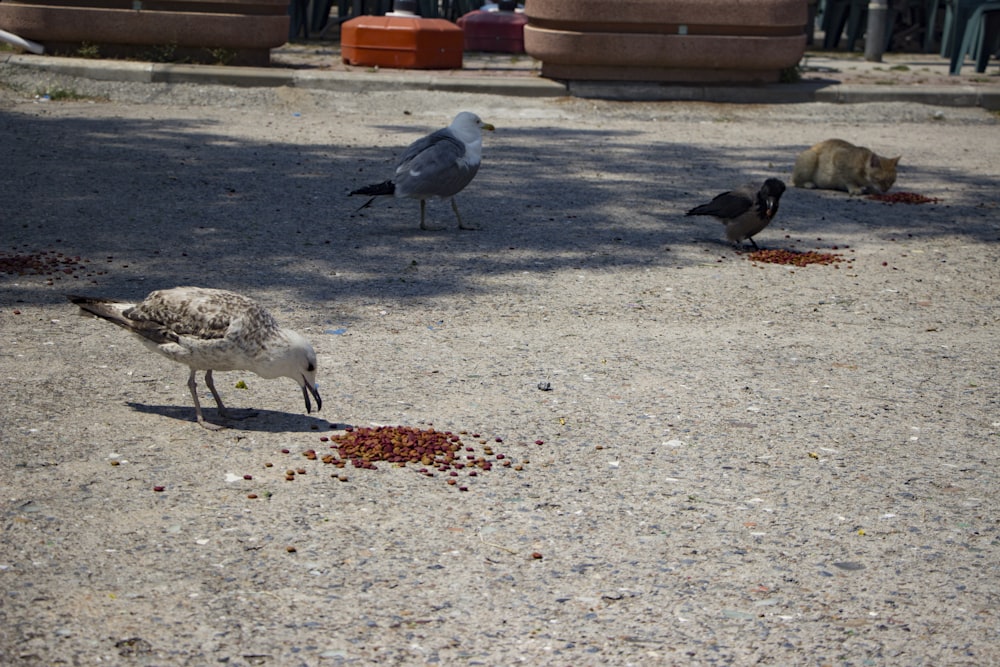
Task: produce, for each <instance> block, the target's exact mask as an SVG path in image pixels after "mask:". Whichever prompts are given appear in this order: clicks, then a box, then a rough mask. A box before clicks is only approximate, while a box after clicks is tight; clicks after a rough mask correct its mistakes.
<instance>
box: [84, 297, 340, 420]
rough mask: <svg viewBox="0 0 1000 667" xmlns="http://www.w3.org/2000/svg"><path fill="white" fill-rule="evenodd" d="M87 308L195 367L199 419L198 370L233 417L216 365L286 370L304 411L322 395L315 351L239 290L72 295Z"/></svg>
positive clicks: (268, 375) (279, 373) (191, 379)
mask: <svg viewBox="0 0 1000 667" xmlns="http://www.w3.org/2000/svg"><path fill="white" fill-rule="evenodd" d="M67 296H68V298H69V300H70V301H71V302H73V303H75V304H76V305H78V306H79V307H80V308H81V309H83V310H84V311H86V312H88V313H91V314H93V315H96V316H98V317H100V318H103V319H105V320H108V321H109V322H111V323H112V324H117V325H118V326H120V327H122V328H123V329H127V330H128V331H131V332H132V333H134V334H136V335H137V336H138V337H139V339H140V340H141V341H142V342H143V343H144V344H145V345H146V347H148V348H149V349H151V350H153V351H154V352H158V353H159V354H162V355H163V356H165V357H166V358H167V359H170V360H171V361H176V362H177V363H180V364H186V365H187V366H188V367H189V368H190V369H191V374H190V376H188V383H187V384H188V389H190V390H191V398H193V399H194V412H195V416H196V417H197V420H198V423H199V424H201V425H202V426H204V427H205V428H207V429H211V430H216V429H219V428H222V427H221V426H218V425H216V424H212V423H210V422H207V421H205V417H204V416H203V415H202V413H201V403H200V402H199V401H198V391H197V382H196V381H195V372H196V371H205V384H206V385H208V389H209V390H210V391H211V392H212V396H214V397H215V402H216V403H217V404H218V406H219V414H220V415H221V416H222V417H224V418H233V417H234V416H233V415H231V414H229V413H227V411H226V406H225V405H223V403H222V398H220V397H219V392H218V391H216V389H215V383H214V382H213V380H212V371H235V370H242V371H252V372H253V373H256V374H257V375H259V376H261V377H262V378H265V379H268V380H270V379H273V378H279V377H287V378H291V379H293V380H295V382H297V383H298V384H299V386H300V387H301V388H302V396H303V398H304V399H305V402H306V412H312V403H311V401H310V400H309V395H310V394H312V396H313V398H315V399H316V409H317V410H319V409H320V408H322V407H323V401H322V399H321V398H320V395H319V389H318V387H317V386H316V352H315V351H313V347H312V345H310V344H309V341H307V340H306V339H305V338H304V337H302V336H301V335H299V334H298V333H296V332H294V331H291V330H290V329H283V328H282V327H281V326H279V325H278V322H277V321H276V320H275V319H274V317H272V316H271V314H270V313H269V312H267V310H265V309H264V307H263V306H261V305H260V304H259V303H257V302H256V301H254V300H253V299H250V298H248V297H245V296H243V295H241V294H236V293H235V292H227V291H225V290H218V289H206V288H202V287H175V288H173V289H167V290H158V291H155V292H151V293H150V294H149V295H148V296H147V297H146V298H145V299H143V300H142V301H141V302H139V303H128V302H124V301H115V300H112V299H104V298H99V297H87V296H75V295H67Z"/></svg>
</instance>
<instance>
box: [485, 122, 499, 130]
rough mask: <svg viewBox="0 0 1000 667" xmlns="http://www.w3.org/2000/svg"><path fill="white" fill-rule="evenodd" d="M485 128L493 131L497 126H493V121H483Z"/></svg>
mask: <svg viewBox="0 0 1000 667" xmlns="http://www.w3.org/2000/svg"><path fill="white" fill-rule="evenodd" d="M483 129H484V130H489V131H490V132H492V131H493V130H495V129H496V128H495V127H493V124H492V123H483Z"/></svg>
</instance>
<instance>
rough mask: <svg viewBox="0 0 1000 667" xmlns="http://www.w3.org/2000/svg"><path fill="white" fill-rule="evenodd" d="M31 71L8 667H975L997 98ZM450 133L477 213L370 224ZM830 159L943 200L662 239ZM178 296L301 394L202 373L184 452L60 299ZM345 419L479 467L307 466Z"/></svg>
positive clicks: (22, 98)
mask: <svg viewBox="0 0 1000 667" xmlns="http://www.w3.org/2000/svg"><path fill="white" fill-rule="evenodd" d="M27 59H28V57H27V56H17V57H15V58H10V59H8V61H7V62H6V63H5V64H3V65H0V77H2V78H0V80H2V82H3V86H2V87H0V146H3V147H4V151H5V160H6V161H5V166H4V167H3V170H2V172H0V174H2V175H0V183H2V188H3V190H2V192H3V203H4V207H3V213H2V215H0V240H2V242H3V244H2V248H0V266H2V267H3V269H4V271H5V273H3V274H2V275H0V286H2V289H0V340H2V341H3V343H2V344H0V378H3V382H2V383H0V406H2V407H0V415H2V419H0V442H2V445H0V489H2V491H3V492H2V494H0V520H2V522H3V530H4V539H3V540H2V541H0V663H2V664H4V665H77V664H79V665H91V664H113V665H150V666H152V665H158V666H160V665H206V664H227V665H274V666H279V665H280V666H282V667H284V666H286V665H308V666H310V667H313V666H324V665H365V664H373V665H374V664H399V665H414V664H415V665H420V664H429V665H440V664H444V665H511V664H529V665H574V666H575V665H594V666H598V665H749V664H762V665H926V666H928V667H930V666H934V667H938V666H941V665H968V666H972V665H976V666H980V665H992V664H1000V649H998V647H1000V631H998V627H1000V625H998V623H997V617H998V615H1000V597H998V592H997V585H996V582H997V581H998V576H1000V557H998V547H1000V535H998V531H1000V521H998V517H1000V494H998V489H997V471H996V449H997V444H998V436H1000V391H998V386H997V382H996V378H997V375H998V372H1000V352H998V347H997V345H996V339H997V325H998V312H1000V311H998V306H1000V289H998V279H1000V271H998V260H997V253H996V247H997V243H998V241H1000V224H998V218H997V211H998V210H1000V199H998V195H997V193H998V192H1000V188H998V185H1000V168H998V165H997V160H996V155H998V154H1000V132H998V119H997V117H996V115H995V114H993V113H990V112H988V111H986V110H984V109H983V108H981V107H979V106H976V105H972V104H970V105H967V106H930V105H927V104H923V103H920V102H919V101H917V100H915V99H911V100H908V101H893V102H882V101H869V102H863V103H857V104H841V103H828V102H807V103H800V104H746V103H733V104H712V103H703V102H652V101H643V102H620V101H609V100H600V99H578V98H572V97H568V96H565V95H564V94H559V95H543V96H537V95H535V96H532V95H527V94H517V95H513V94H509V89H506V88H503V89H497V88H493V89H490V88H478V89H475V90H474V91H470V90H465V91H456V90H441V89H428V85H427V84H426V79H421V78H420V77H426V76H428V75H427V74H425V73H411V74H410V73H393V74H392V76H393V77H395V80H400V81H408V82H409V83H406V84H400V85H398V86H397V85H391V86H384V87H380V86H376V85H375V83H372V82H373V81H374V82H376V83H377V82H379V77H384V76H386V74H387V73H385V72H347V73H344V74H341V75H340V76H341V78H337V77H335V76H334V74H335V73H334V72H330V73H325V72H323V71H316V72H310V75H311V76H312V77H313V78H312V79H311V80H313V81H322V82H324V83H322V85H320V84H314V85H298V81H299V80H298V79H296V80H295V81H296V83H295V85H270V83H273V80H272V79H260V80H259V81H261V83H260V84H259V85H256V86H253V85H250V86H248V85H246V83H247V82H248V81H249V78H244V79H242V80H241V85H236V84H235V83H234V81H233V80H221V79H218V78H213V77H218V76H220V75H219V74H218V73H217V72H216V70H214V69H191V70H188V69H181V70H178V69H174V70H169V69H166V70H158V71H160V72H161V73H162V72H168V73H169V72H170V71H173V72H174V73H175V74H176V73H177V72H179V71H180V72H183V73H184V76H185V77H192V78H191V79H190V80H186V81H179V82H169V81H151V80H149V78H148V76H151V75H152V74H151V73H152V72H153V70H152V69H151V68H146V69H145V70H142V72H145V74H142V75H141V76H139V75H136V78H134V79H129V78H128V76H129V74H128V72H132V74H135V73H136V72H138V71H139V69H138V68H135V69H133V70H129V69H128V68H126V67H121V66H120V65H119V64H117V63H109V64H106V65H104V64H103V63H84V64H83V65H81V67H85V68H86V69H85V70H80V69H77V70H72V69H67V68H71V67H73V66H76V64H75V63H66V62H63V63H61V64H58V63H57V65H58V67H56V66H53V67H51V68H45V67H38V66H36V64H37V63H39V62H43V61H44V59H32V60H31V61H30V64H27V65H26V64H25V62H28V60H27ZM854 62H855V61H853V60H850V61H845V63H844V64H842V65H837V66H836V68H835V69H836V70H837V71H839V72H850V71H852V70H851V69H850V67H852V66H853V64H854ZM102 65H104V66H105V69H104V70H103V74H101V73H100V72H101V71H102V70H101V69H100V67H101V66H102ZM60 68H61V69H60ZM307 71H308V70H307ZM872 71H875V72H879V74H878V75H879V76H881V72H880V71H879V70H874V69H873V70H872ZM123 72H124V73H125V74H123ZM95 73H97V74H95ZM79 74H88V75H87V76H79ZM826 74H827V75H830V73H829V72H827V73H826ZM904 75H907V74H906V71H904V70H900V69H896V70H892V69H887V70H886V76H890V77H896V76H900V77H901V76H904ZM348 76H349V77H354V80H355V81H356V82H360V83H357V85H356V87H351V86H350V85H349V83H345V81H348V82H349V79H348V78H347V77H348ZM435 76H438V75H435ZM441 76H444V75H441ZM965 76H966V75H963V81H965V83H963V85H973V86H983V87H985V86H992V85H993V80H994V79H993V78H989V77H987V78H989V80H988V81H987V82H985V83H982V84H980V83H978V82H973V81H972V80H971V79H965ZM991 76H992V75H991ZM143 77H146V78H143ZM247 77H249V74H248V75H247ZM518 77H519V78H523V79H530V78H531V77H530V76H528V75H518ZM518 77H513V76H512V77H510V78H518ZM474 78H476V79H486V78H494V79H497V78H503V77H496V76H492V77H485V76H483V77H474ZM302 80H303V81H304V80H305V79H302ZM269 82H270V83H269ZM542 83H543V84H545V85H548V84H547V83H546V82H542ZM476 85H478V83H477V84H476ZM483 85H485V84H483ZM841 85H853V84H849V83H848V82H846V81H845V82H844V83H843V84H841ZM864 85H865V86H867V87H868V88H873V89H877V88H878V87H884V86H881V85H880V84H878V83H872V84H870V85H869V84H864ZM942 85H945V84H942ZM338 86H341V87H340V88H338ZM365 86H368V88H365ZM980 89H981V88H980ZM498 90H499V91H502V94H497V93H498ZM519 90H526V89H519ZM462 109H469V110H473V111H476V112H478V113H480V114H481V115H482V116H483V117H484V118H485V119H487V120H488V121H490V122H492V123H493V124H494V125H496V127H497V129H496V131H495V132H493V133H489V134H488V136H486V138H485V148H484V163H483V167H482V169H481V170H480V173H479V174H478V175H477V177H476V179H475V180H474V181H473V183H472V184H471V185H470V186H469V187H468V188H467V189H466V190H465V191H463V192H462V193H461V194H460V195H459V197H458V202H459V206H460V207H461V210H462V213H463V215H464V216H465V218H466V219H467V220H468V221H470V222H473V223H476V224H478V225H479V226H480V228H481V229H480V230H478V231H459V230H457V229H455V226H454V221H453V217H452V213H451V210H450V208H449V207H448V206H447V205H446V204H443V203H438V202H432V204H431V205H430V207H429V216H430V219H431V221H432V222H433V223H435V224H444V225H446V226H447V227H448V228H447V229H445V230H443V231H437V232H422V231H420V230H419V229H418V228H417V215H418V206H417V204H416V203H415V202H412V201H382V202H379V203H377V204H375V205H374V206H373V207H372V208H370V209H365V210H363V211H359V210H358V208H359V206H360V204H361V203H362V202H359V201H357V198H356V197H355V198H352V197H349V196H348V193H349V192H350V191H351V190H352V189H354V188H357V187H359V186H362V185H365V184H367V183H371V182H377V181H381V180H384V179H385V178H388V177H389V176H390V175H391V173H392V169H393V166H394V162H395V158H396V156H398V155H399V153H400V151H401V150H402V148H403V147H405V146H406V145H407V144H408V143H409V142H410V141H412V140H414V139H416V138H417V137H419V136H421V135H423V134H424V133H426V132H429V131H431V130H433V129H436V128H437V127H440V126H442V125H443V124H445V123H447V122H448V120H449V119H450V118H451V117H452V116H453V115H454V114H455V113H456V112H458V111H459V110H462ZM831 136H837V137H841V138H844V139H848V140H851V141H853V142H855V143H858V144H862V145H866V146H870V147H871V148H873V149H875V150H876V151H878V152H879V153H881V154H883V155H887V156H896V155H901V156H902V159H901V161H900V171H899V178H898V180H897V182H896V184H895V187H894V191H896V192H915V193H919V194H922V195H925V196H927V197H930V198H931V199H933V200H934V201H931V202H929V203H926V204H922V205H907V204H888V203H884V202H880V201H874V200H871V199H868V198H864V197H849V196H848V195H846V194H845V193H840V192H831V191H807V190H799V189H795V188H790V189H789V190H788V192H786V194H785V196H784V197H783V199H782V201H781V209H780V211H779V213H778V216H777V218H776V219H775V221H774V222H773V223H772V224H771V225H770V226H769V227H768V228H767V229H765V230H764V231H763V232H761V233H760V234H759V235H758V236H757V241H758V243H760V244H761V245H762V246H764V247H765V248H768V249H776V250H797V251H805V250H814V251H818V252H823V253H828V254H832V255H835V256H836V259H837V260H838V261H836V262H833V263H830V264H823V265H811V266H805V267H796V266H789V265H779V264H768V263H764V262H760V261H755V260H754V259H753V256H751V255H749V254H748V252H747V251H746V250H745V249H737V248H733V247H731V246H730V245H729V244H727V243H726V242H725V241H724V239H723V236H722V228H721V225H719V224H718V223H717V222H715V221H713V220H710V219H709V220H703V219H700V218H699V219H692V218H688V217H685V215H684V212H685V211H687V210H688V209H689V208H691V207H692V206H694V205H696V204H699V203H702V202H704V201H706V200H708V199H709V198H711V197H712V196H713V195H715V194H716V193H718V192H721V191H723V190H726V189H729V188H731V187H733V186H735V185H738V184H741V183H743V182H744V181H746V180H751V179H753V180H760V179H762V178H764V177H769V176H773V177H778V178H782V179H784V180H786V181H787V180H788V179H789V172H790V170H791V165H792V163H793V161H794V159H795V156H796V154H797V153H798V152H799V151H801V150H803V149H805V148H806V147H807V146H809V145H811V144H812V143H814V142H816V141H819V140H822V139H825V138H828V137H831ZM180 284H201V285H209V286H215V287H221V288H226V289H232V290H236V291H239V292H242V293H245V294H248V295H251V296H254V297H256V298H258V299H259V300H261V301H262V302H263V303H264V304H265V305H266V306H267V307H268V308H270V309H271V311H272V312H273V313H274V314H275V316H276V317H277V318H278V319H279V320H280V321H281V322H282V323H283V324H285V325H286V326H288V327H290V328H293V329H295V330H297V331H299V332H301V333H303V334H304V335H305V336H307V337H308V338H309V339H310V340H311V341H312V342H313V345H314V346H315V347H316V350H317V353H318V356H319V382H320V389H321V391H322V394H323V398H324V405H323V409H322V411H320V412H319V413H315V412H314V413H313V414H311V415H306V414H304V413H303V406H302V399H301V395H300V393H299V390H298V388H297V387H296V386H295V385H294V384H293V383H292V382H290V381H288V380H273V381H265V380H262V379H261V378H258V377H256V376H254V375H253V374H250V373H244V372H226V373H219V374H218V375H217V385H218V386H219V389H220V391H221V392H222V394H223V396H224V398H226V400H227V401H228V403H229V404H230V405H231V407H233V408H234V409H237V410H240V411H248V410H251V409H253V410H254V411H256V415H255V416H252V417H250V418H248V419H245V420H241V421H234V422H229V423H228V425H229V428H227V429H225V430H222V431H217V432H210V431H206V430H204V429H202V428H199V427H198V426H197V425H196V424H195V423H194V422H193V419H192V418H193V409H192V407H191V398H190V396H189V394H188V391H187V387H186V386H185V382H186V378H187V373H186V370H185V369H184V368H183V367H180V366H177V365H175V364H172V363H171V362H169V361H167V360H166V359H163V358H161V357H159V356H156V355H153V354H151V353H150V352H149V351H148V350H146V349H145V348H144V347H143V346H142V345H141V344H139V343H138V341H136V340H134V339H132V338H131V337H130V336H129V335H128V334H126V333H125V332H123V331H121V330H118V329H116V328H115V327H113V326H111V325H109V324H107V323H105V322H101V321H97V320H94V319H90V318H84V317H79V316H77V314H76V312H75V311H76V309H75V308H74V307H72V306H71V305H70V304H69V303H68V302H67V301H66V300H65V296H64V294H65V293H87V294H96V295H106V296H112V297H121V298H132V299H134V298H141V297H142V296H143V295H144V294H146V293H147V292H149V291H150V290H153V289H156V288H161V287H170V286H174V285H180ZM546 389H547V390H546ZM203 393H204V392H203ZM203 404H205V405H206V406H211V405H212V401H211V398H210V397H207V396H206V397H204V398H203ZM206 413H207V416H208V417H209V418H210V419H218V415H216V414H215V410H214V409H213V408H208V409H207V410H206ZM372 424H389V425H405V426H411V427H416V428H421V429H428V428H430V427H431V425H432V424H433V427H434V428H436V429H439V430H448V431H451V432H453V433H454V434H456V435H459V437H460V438H461V440H462V442H463V451H465V448H468V449H471V450H473V451H472V452H470V453H468V455H471V456H488V457H490V458H491V459H492V460H493V461H494V463H495V464H496V465H495V466H494V467H493V469H492V470H490V471H484V472H483V473H482V474H479V475H477V476H475V477H473V476H470V475H467V474H464V473H463V474H462V475H460V476H457V477H458V478H459V479H460V480H461V483H460V484H456V485H449V484H448V483H447V479H449V478H451V476H450V475H447V474H440V475H436V476H435V477H428V476H426V475H424V474H421V473H419V472H418V471H417V466H407V467H395V466H392V465H387V464H379V465H378V469H377V470H369V469H360V468H354V467H352V466H350V465H348V466H347V467H346V468H344V469H335V468H334V467H333V466H331V465H330V464H326V463H324V462H323V461H322V460H316V459H313V458H310V457H309V456H307V454H308V452H309V450H314V451H315V452H317V453H318V454H320V455H322V453H323V452H330V451H332V450H331V449H330V445H331V441H330V439H329V438H330V437H331V436H337V435H342V434H344V433H345V430H344V428H345V426H347V425H351V426H355V427H361V426H369V425H372ZM487 447H489V448H490V451H492V453H490V454H487V453H486V451H487ZM499 454H503V455H504V457H505V460H510V461H512V462H514V463H515V464H516V465H512V466H511V467H503V465H502V463H500V461H501V459H499V458H498V455H499ZM287 471H292V474H288V472H287ZM462 486H464V487H465V488H466V489H467V490H466V491H461V490H460V487H462Z"/></svg>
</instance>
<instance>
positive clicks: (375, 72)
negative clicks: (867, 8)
mask: <svg viewBox="0 0 1000 667" xmlns="http://www.w3.org/2000/svg"><path fill="white" fill-rule="evenodd" d="M2 64H6V65H9V66H14V67H17V68H21V69H37V70H39V71H45V72H47V73H55V74H63V75H69V76H79V77H85V78H91V79H95V80H105V81H108V80H118V81H131V82H150V83H200V84H213V83H214V84H221V85H229V86H239V87H276V86H292V87H298V88H310V89H320V90H338V91H344V92H354V93H358V92H370V91H378V90H439V91H450V92H482V93H492V94H500V95H516V96H534V97H558V96H563V95H567V94H571V95H574V96H577V97H594V98H605V99H618V100H644V101H654V100H663V101H669V100H672V101H701V102H730V103H749V104H781V103H795V102H836V103H856V102H894V101H902V102H917V103H924V104H933V105H939V106H980V107H984V108H986V109H991V110H997V109H1000V70H998V68H997V66H996V64H995V63H991V65H990V67H989V68H988V69H987V71H986V72H985V73H982V74H979V73H976V72H975V69H974V67H973V66H972V65H971V64H967V65H966V66H965V67H964V68H963V71H962V73H961V74H960V75H957V76H950V75H949V74H948V61H947V59H945V58H941V57H939V56H938V55H936V54H923V53H903V54H897V53H890V54H886V55H885V56H884V59H883V62H867V61H865V60H864V59H863V58H862V56H861V54H858V53H845V52H810V53H807V55H806V57H805V58H804V59H803V61H802V64H801V77H802V78H801V80H800V81H798V82H795V83H782V84H774V85H765V86H719V85H705V86H699V85H664V84H657V83H629V82H622V83H605V82H569V83H567V82H560V81H554V80H551V79H546V78H543V77H542V76H541V64H540V63H539V62H538V61H536V60H534V59H533V58H531V57H530V56H527V55H513V54H490V53H466V54H465V60H464V66H463V68H462V69H461V70H402V69H391V70H390V69H379V68H371V67H352V66H350V65H346V64H344V62H343V61H342V60H341V57H340V45H339V42H336V41H315V40H310V41H304V42H296V43H291V44H286V45H285V46H283V47H281V48H279V49H275V50H274V51H273V52H272V66H271V67H226V66H215V65H188V64H172V63H151V62H136V61H124V60H92V59H81V58H61V57H44V56H34V55H7V56H6V57H3V58H2V59H0V65H2Z"/></svg>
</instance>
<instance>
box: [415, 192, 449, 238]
mask: <svg viewBox="0 0 1000 667" xmlns="http://www.w3.org/2000/svg"><path fill="white" fill-rule="evenodd" d="M420 229H422V230H424V231H425V232H440V231H441V230H442V229H444V227H432V226H430V225H428V224H427V200H426V199H421V200H420Z"/></svg>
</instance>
